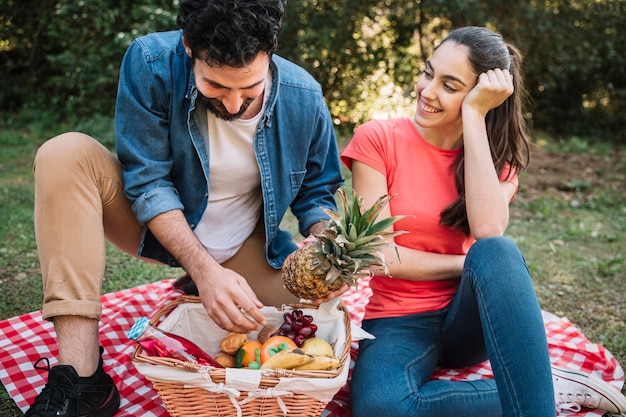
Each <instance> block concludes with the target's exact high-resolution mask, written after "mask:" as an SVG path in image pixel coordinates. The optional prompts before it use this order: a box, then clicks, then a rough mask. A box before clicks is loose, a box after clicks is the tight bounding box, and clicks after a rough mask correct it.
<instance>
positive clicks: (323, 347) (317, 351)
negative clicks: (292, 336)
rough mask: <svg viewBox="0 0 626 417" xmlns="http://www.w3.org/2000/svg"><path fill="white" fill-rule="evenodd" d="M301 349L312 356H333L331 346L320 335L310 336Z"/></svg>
mask: <svg viewBox="0 0 626 417" xmlns="http://www.w3.org/2000/svg"><path fill="white" fill-rule="evenodd" d="M301 349H302V350H304V351H305V352H306V353H310V354H311V355H314V356H335V352H334V351H333V347H332V346H331V345H330V343H328V342H327V341H326V340H324V339H322V338H321V337H311V338H309V339H307V340H305V341H304V343H303V344H302V346H301Z"/></svg>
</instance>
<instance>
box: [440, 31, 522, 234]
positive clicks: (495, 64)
mask: <svg viewBox="0 0 626 417" xmlns="http://www.w3.org/2000/svg"><path fill="white" fill-rule="evenodd" d="M444 42H455V43H457V44H459V45H463V46H465V47H466V48H467V50H468V59H469V62H470V65H471V66H472V69H473V71H474V73H475V74H482V73H483V72H486V71H487V70H490V69H493V68H503V69H508V70H509V72H510V73H511V75H513V86H514V92H513V94H512V95H511V96H510V97H508V98H507V99H506V100H505V101H504V103H502V104H501V105H500V106H498V107H496V108H495V109H492V110H491V111H489V112H488V113H487V116H486V117H485V123H486V126H487V137H488V140H489V146H490V148H491V158H492V160H493V164H494V166H495V168H496V172H497V173H498V176H500V175H501V174H502V172H503V170H504V168H505V167H506V166H507V164H509V166H510V171H509V173H508V175H507V178H508V177H509V176H511V175H516V174H517V175H519V174H520V173H521V172H522V171H523V170H525V169H526V167H527V166H528V163H529V159H530V135H529V132H528V129H527V126H526V121H525V119H524V107H525V106H526V104H527V100H528V95H527V92H526V90H525V89H524V84H523V82H522V81H523V80H522V75H521V61H522V57H521V54H520V52H519V51H518V50H517V48H515V47H514V46H512V45H510V44H507V43H505V42H504V40H503V39H502V37H501V36H500V35H499V34H498V33H496V32H493V31H491V30H489V29H487V28H482V27H475V26H470V27H465V28H460V29H456V30H453V31H452V32H450V34H449V35H448V36H447V37H446V38H445V39H444V40H443V42H442V43H444ZM454 179H455V182H456V188H457V191H458V193H459V197H458V198H457V200H456V201H455V202H453V203H452V204H451V205H450V206H448V207H447V208H446V209H444V210H443V211H442V212H441V220H440V223H441V224H443V225H447V226H450V227H452V228H455V229H459V230H461V231H463V233H465V234H466V235H467V236H469V235H470V233H471V231H470V226H469V222H468V219H467V210H466V207H465V156H464V152H463V150H462V149H461V152H460V153H459V155H458V157H457V159H456V160H455V162H454Z"/></svg>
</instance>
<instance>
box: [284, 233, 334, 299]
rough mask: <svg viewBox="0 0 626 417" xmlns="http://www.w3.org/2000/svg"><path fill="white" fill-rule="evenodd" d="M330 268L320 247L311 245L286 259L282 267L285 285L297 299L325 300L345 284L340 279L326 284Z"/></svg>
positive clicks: (305, 246) (296, 251)
mask: <svg viewBox="0 0 626 417" xmlns="http://www.w3.org/2000/svg"><path fill="white" fill-rule="evenodd" d="M330 268H331V266H330V263H329V262H328V261H327V260H326V259H325V256H324V254H323V253H321V248H320V247H319V245H318V244H315V243H309V244H307V245H304V246H303V247H301V248H299V249H297V250H295V251H294V252H292V253H291V254H290V255H289V256H287V258H286V259H285V262H284V263H283V267H282V277H283V283H284V284H285V287H286V288H287V289H288V290H289V291H290V292H291V293H292V294H293V295H295V296H296V297H299V298H304V299H306V300H317V299H319V298H324V297H326V296H327V295H329V294H330V293H332V292H333V291H336V290H338V289H339V287H341V285H342V283H343V280H342V279H340V278H338V279H336V280H335V281H333V282H331V283H327V282H326V275H327V274H328V271H329V270H330Z"/></svg>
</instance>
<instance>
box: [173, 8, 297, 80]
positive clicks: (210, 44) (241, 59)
mask: <svg viewBox="0 0 626 417" xmlns="http://www.w3.org/2000/svg"><path fill="white" fill-rule="evenodd" d="M284 11H285V0H184V1H183V2H182V3H181V5H180V11H179V13H178V17H177V19H176V23H177V24H178V27H179V28H180V29H182V31H183V36H184V37H185V39H186V40H187V44H188V45H189V47H190V48H191V54H192V57H193V58H194V59H196V58H199V59H203V60H204V61H205V62H206V63H207V64H209V65H211V66H222V65H225V66H229V67H236V68H241V67H244V66H246V65H248V64H249V63H250V62H252V61H253V60H254V58H256V56H257V55H258V53H259V52H266V53H267V54H268V55H270V56H271V55H272V54H273V53H274V52H276V49H277V48H278V33H279V31H280V25H281V21H282V17H283V13H284Z"/></svg>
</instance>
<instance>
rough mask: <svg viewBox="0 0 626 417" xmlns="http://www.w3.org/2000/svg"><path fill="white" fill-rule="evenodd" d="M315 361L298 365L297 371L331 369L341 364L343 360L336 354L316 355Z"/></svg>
mask: <svg viewBox="0 0 626 417" xmlns="http://www.w3.org/2000/svg"><path fill="white" fill-rule="evenodd" d="M313 358H314V359H313V361H311V362H308V363H305V364H304V365H300V366H298V367H296V370H297V371H330V370H332V369H337V368H339V367H340V366H341V361H340V360H339V359H337V358H335V357H334V356H314V357H313Z"/></svg>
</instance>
